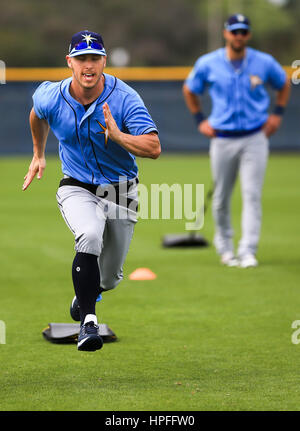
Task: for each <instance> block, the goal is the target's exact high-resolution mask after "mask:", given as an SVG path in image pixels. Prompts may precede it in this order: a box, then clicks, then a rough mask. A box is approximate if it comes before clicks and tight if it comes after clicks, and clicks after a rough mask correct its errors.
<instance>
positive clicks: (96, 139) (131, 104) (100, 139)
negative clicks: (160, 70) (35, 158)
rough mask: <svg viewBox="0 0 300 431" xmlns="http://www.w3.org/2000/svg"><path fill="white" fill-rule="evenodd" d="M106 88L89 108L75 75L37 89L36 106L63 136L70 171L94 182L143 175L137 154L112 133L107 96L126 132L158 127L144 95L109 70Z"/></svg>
mask: <svg viewBox="0 0 300 431" xmlns="http://www.w3.org/2000/svg"><path fill="white" fill-rule="evenodd" d="M103 75H104V77H105V85H104V90H103V92H102V93H101V95H100V96H99V97H98V99H96V100H95V101H94V102H93V103H92V104H91V105H90V106H89V108H88V109H87V110H86V109H85V107H84V106H83V105H82V104H81V103H79V102H78V101H77V100H75V99H74V98H73V97H72V96H71V94H70V91H69V88H70V84H71V81H72V78H68V79H65V80H63V81H61V82H49V81H45V82H43V83H42V84H41V85H40V86H39V87H38V88H37V90H36V91H35V93H34V94H33V107H34V111H35V113H36V115H37V116H38V117H39V118H40V119H45V120H47V122H48V123H49V125H50V127H51V129H52V131H53V133H54V135H55V136H56V138H57V139H58V141H59V156H60V159H61V161H62V171H63V173H64V174H65V175H68V176H70V177H72V178H75V179H77V180H79V181H82V182H84V183H88V184H108V183H116V182H119V178H120V177H126V178H127V179H132V178H134V177H136V176H137V173H138V168H137V164H136V160H135V156H134V155H133V154H131V153H129V152H128V151H126V150H125V149H124V148H122V147H121V146H120V145H118V144H116V143H115V142H113V141H111V140H110V139H109V138H108V136H107V131H106V126H105V121H104V115H103V111H102V106H103V103H104V102H107V103H108V105H109V107H110V110H111V113H112V115H113V117H114V119H115V121H116V123H117V126H118V127H119V129H120V130H121V131H122V132H125V133H129V134H131V135H142V134H146V133H150V132H156V133H157V127H156V125H155V124H154V122H153V120H152V118H151V116H150V114H149V112H148V110H147V108H146V107H145V105H144V103H143V101H142V99H141V97H140V96H139V95H138V94H137V92H136V91H135V90H133V89H132V88H131V87H130V86H128V85H127V84H125V83H124V82H123V81H121V80H120V79H117V78H116V77H114V76H111V75H108V74H106V73H104V74H103Z"/></svg>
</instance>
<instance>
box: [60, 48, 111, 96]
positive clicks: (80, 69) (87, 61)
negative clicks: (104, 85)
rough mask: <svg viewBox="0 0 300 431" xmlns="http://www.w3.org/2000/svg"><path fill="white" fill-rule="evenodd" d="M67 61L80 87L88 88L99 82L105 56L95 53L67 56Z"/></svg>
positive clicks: (104, 63)
mask: <svg viewBox="0 0 300 431" xmlns="http://www.w3.org/2000/svg"><path fill="white" fill-rule="evenodd" d="M67 62H68V66H69V67H70V69H72V72H73V77H74V79H75V80H76V81H77V83H78V84H79V85H80V86H81V87H83V88H85V89H89V88H94V87H95V86H97V84H98V83H99V81H100V79H101V76H102V73H103V69H104V67H105V66H106V57H105V56H104V55H97V54H83V55H78V56H76V57H68V56H67Z"/></svg>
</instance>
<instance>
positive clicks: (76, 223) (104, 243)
mask: <svg viewBox="0 0 300 431" xmlns="http://www.w3.org/2000/svg"><path fill="white" fill-rule="evenodd" d="M127 196H128V197H131V198H133V199H136V200H137V186H134V187H131V190H130V192H129V193H127ZM56 198H57V203H58V206H59V209H60V211H61V214H62V216H63V218H64V220H65V222H66V224H67V226H68V227H69V229H70V230H71V232H72V233H73V235H74V238H75V250H76V252H80V253H89V254H94V255H96V256H98V265H99V270H100V287H101V288H102V289H104V290H110V289H113V288H115V287H116V286H117V285H118V284H119V282H120V281H121V280H122V279H123V264H124V262H125V258H126V256H127V253H128V250H129V246H130V242H131V239H132V236H133V232H134V226H135V223H136V221H137V219H136V213H135V212H134V211H128V209H127V208H126V207H121V206H119V205H116V204H115V203H114V202H111V201H108V200H106V199H103V198H99V197H98V196H96V195H94V194H93V193H91V192H90V191H88V190H86V189H84V188H82V187H77V186H69V185H64V186H62V187H59V189H58V191H57V194H56Z"/></svg>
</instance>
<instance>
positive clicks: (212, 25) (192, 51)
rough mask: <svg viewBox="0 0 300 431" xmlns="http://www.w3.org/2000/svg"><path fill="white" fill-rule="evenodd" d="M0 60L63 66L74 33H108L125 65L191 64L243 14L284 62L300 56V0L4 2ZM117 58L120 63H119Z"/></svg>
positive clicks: (110, 46)
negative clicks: (299, 29)
mask: <svg viewBox="0 0 300 431" xmlns="http://www.w3.org/2000/svg"><path fill="white" fill-rule="evenodd" d="M1 3H2V5H1V15H0V58H1V59H2V60H4V61H5V63H6V65H7V67H61V66H65V55H66V53H67V48H68V44H69V42H70V38H71V36H72V34H73V33H75V32H77V31H79V30H84V29H89V30H93V31H98V32H99V33H101V34H102V35H103V38H104V42H105V46H106V49H107V52H108V55H109V57H108V60H109V61H108V64H109V65H113V63H112V59H114V56H111V54H112V53H113V52H114V50H115V49H116V48H123V54H124V50H126V51H125V54H126V52H127V55H123V57H122V58H123V61H124V65H126V64H127V65H129V66H190V65H192V64H193V63H194V62H195V60H196V58H197V57H198V56H200V55H202V54H204V53H206V52H208V51H210V50H212V49H215V48H218V47H219V46H222V44H223V39H222V30H223V25H224V21H225V20H226V18H227V16H228V15H231V14H233V13H238V12H240V13H244V14H246V15H247V16H249V18H250V19H251V21H252V29H253V38H252V41H251V46H253V47H254V48H257V49H260V50H262V51H267V52H269V53H271V54H272V55H274V56H275V57H276V58H277V59H278V60H279V61H280V62H281V63H282V64H287V65H290V64H291V63H292V61H293V60H295V59H297V57H298V52H299V51H300V40H299V38H298V37H297V36H298V35H297V23H298V22H299V20H300V1H299V0H151V1H150V0H149V1H147V0H86V1H84V0H43V1H41V0H10V1H9V2H4V0H1ZM116 62H117V61H116Z"/></svg>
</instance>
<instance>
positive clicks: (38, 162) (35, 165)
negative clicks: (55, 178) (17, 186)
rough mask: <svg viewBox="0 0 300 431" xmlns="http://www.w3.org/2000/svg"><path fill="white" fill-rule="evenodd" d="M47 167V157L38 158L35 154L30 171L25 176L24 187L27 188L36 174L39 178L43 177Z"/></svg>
mask: <svg viewBox="0 0 300 431" xmlns="http://www.w3.org/2000/svg"><path fill="white" fill-rule="evenodd" d="M45 168H46V160H45V157H41V158H38V157H36V156H33V158H32V161H31V163H30V166H29V169H28V172H27V174H26V175H25V177H24V180H25V181H24V184H23V188H22V189H23V190H26V189H27V187H28V186H29V185H30V184H31V182H32V180H33V179H34V177H35V176H36V175H37V178H38V180H39V179H41V178H42V176H43V173H44V170H45Z"/></svg>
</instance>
